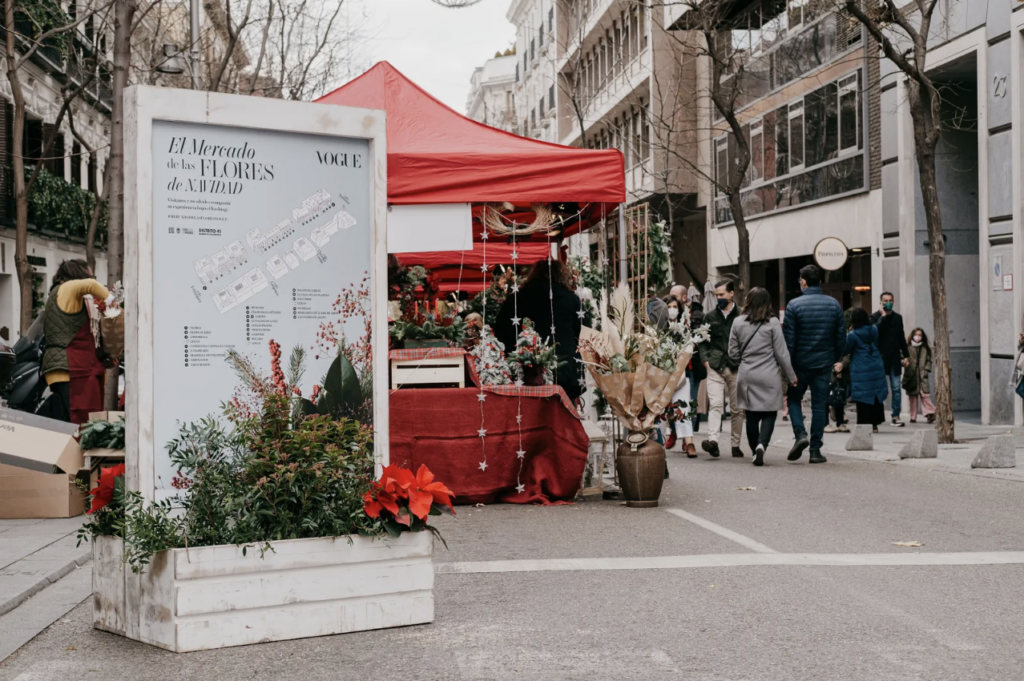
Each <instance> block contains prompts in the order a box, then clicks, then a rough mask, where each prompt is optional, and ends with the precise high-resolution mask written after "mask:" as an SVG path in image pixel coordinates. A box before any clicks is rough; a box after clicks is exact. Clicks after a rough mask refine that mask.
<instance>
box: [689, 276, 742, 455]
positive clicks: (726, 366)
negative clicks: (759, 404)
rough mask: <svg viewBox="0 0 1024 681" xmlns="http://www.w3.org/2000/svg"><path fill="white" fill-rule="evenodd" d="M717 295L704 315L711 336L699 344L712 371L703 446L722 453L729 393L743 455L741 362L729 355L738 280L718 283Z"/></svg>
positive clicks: (736, 445)
mask: <svg viewBox="0 0 1024 681" xmlns="http://www.w3.org/2000/svg"><path fill="white" fill-rule="evenodd" d="M715 297H716V298H717V299H718V306H717V307H716V308H715V309H714V310H712V311H711V312H709V313H708V314H706V315H704V323H705V324H707V325H708V339H707V341H705V342H704V343H701V344H700V346H699V348H698V350H699V351H700V359H701V362H703V364H704V369H705V370H706V371H707V372H708V378H707V381H708V384H707V388H708V436H707V439H705V440H704V442H702V443H701V445H700V446H701V448H702V449H703V450H704V451H705V452H707V453H708V454H710V455H711V456H718V455H719V450H718V438H719V436H720V435H721V434H722V414H723V413H724V411H725V399H726V397H727V396H728V398H729V413H730V415H731V418H730V421H729V425H730V427H731V431H730V433H729V437H730V440H731V441H732V455H733V456H735V457H737V458H740V457H742V456H743V450H742V449H740V442H741V439H742V437H743V410H741V409H740V407H739V405H738V404H737V403H736V369H737V368H738V367H739V363H738V362H737V361H736V360H734V359H733V358H732V357H730V356H729V337H730V335H731V334H732V325H733V322H735V321H736V317H738V316H739V309H738V308H737V307H736V303H735V302H734V299H735V297H736V287H735V284H733V282H732V281H731V280H726V281H720V282H718V284H716V285H715Z"/></svg>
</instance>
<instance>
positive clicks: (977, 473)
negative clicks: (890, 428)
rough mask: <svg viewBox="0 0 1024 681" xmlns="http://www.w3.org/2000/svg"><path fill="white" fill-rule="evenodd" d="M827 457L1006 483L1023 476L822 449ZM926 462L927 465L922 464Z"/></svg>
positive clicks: (992, 469) (930, 461)
mask: <svg viewBox="0 0 1024 681" xmlns="http://www.w3.org/2000/svg"><path fill="white" fill-rule="evenodd" d="M823 451H824V452H825V453H826V454H827V455H828V456H844V457H846V458H848V459H856V460H857V461H867V462H869V463H886V464H889V465H892V466H902V467H904V468H911V469H915V470H933V471H941V472H943V473H954V474H956V475H972V476H974V477H979V478H986V479H988V480H993V479H995V480H1005V481H1007V482H1024V475H1021V473H1007V472H1003V471H1007V470H1012V469H995V468H991V469H989V468H962V467H960V466H953V465H950V464H948V463H943V462H942V460H941V459H899V458H893V459H889V458H880V457H879V456H862V455H859V454H858V453H857V452H847V451H838V450H828V449H823ZM875 454H883V453H882V452H877V451H876V452H875ZM892 456H893V457H898V456H899V455H898V454H893V455H892ZM907 461H920V462H922V464H920V465H916V464H912V463H907ZM924 462H927V463H924Z"/></svg>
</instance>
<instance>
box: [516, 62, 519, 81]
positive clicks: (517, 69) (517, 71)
mask: <svg viewBox="0 0 1024 681" xmlns="http://www.w3.org/2000/svg"><path fill="white" fill-rule="evenodd" d="M516 82H517V83H518V82H519V62H516Z"/></svg>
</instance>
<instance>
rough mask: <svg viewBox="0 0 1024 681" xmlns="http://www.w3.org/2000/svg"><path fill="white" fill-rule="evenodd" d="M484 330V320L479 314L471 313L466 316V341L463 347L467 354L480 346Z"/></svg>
mask: <svg viewBox="0 0 1024 681" xmlns="http://www.w3.org/2000/svg"><path fill="white" fill-rule="evenodd" d="M483 328H484V318H483V317H481V316H480V313H479V312H470V313H469V314H468V315H466V340H465V341H463V343H462V347H463V349H465V351H466V352H472V351H473V348H475V347H476V346H478V345H480V333H481V332H482V331H483Z"/></svg>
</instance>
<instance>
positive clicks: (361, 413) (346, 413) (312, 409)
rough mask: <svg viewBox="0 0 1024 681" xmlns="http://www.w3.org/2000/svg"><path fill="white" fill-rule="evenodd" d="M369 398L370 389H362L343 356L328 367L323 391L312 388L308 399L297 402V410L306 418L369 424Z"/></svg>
mask: <svg viewBox="0 0 1024 681" xmlns="http://www.w3.org/2000/svg"><path fill="white" fill-rule="evenodd" d="M370 395H372V387H371V386H367V388H366V389H364V386H363V384H362V381H361V379H360V377H359V374H358V373H357V372H356V370H355V367H353V366H352V363H351V362H349V360H348V357H346V356H345V355H343V354H342V355H338V356H337V357H335V358H334V361H333V362H332V363H331V368H330V369H328V370H327V374H326V375H325V376H324V380H323V387H322V388H320V389H319V390H317V389H316V388H314V391H313V393H312V394H311V396H310V399H306V398H299V407H300V409H301V410H302V413H303V414H304V415H306V416H313V415H321V416H332V417H334V418H354V419H356V420H360V421H363V422H369V421H370V420H371V419H372V417H373V413H372V412H373V403H372V401H371V400H370V399H369V396H370Z"/></svg>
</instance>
